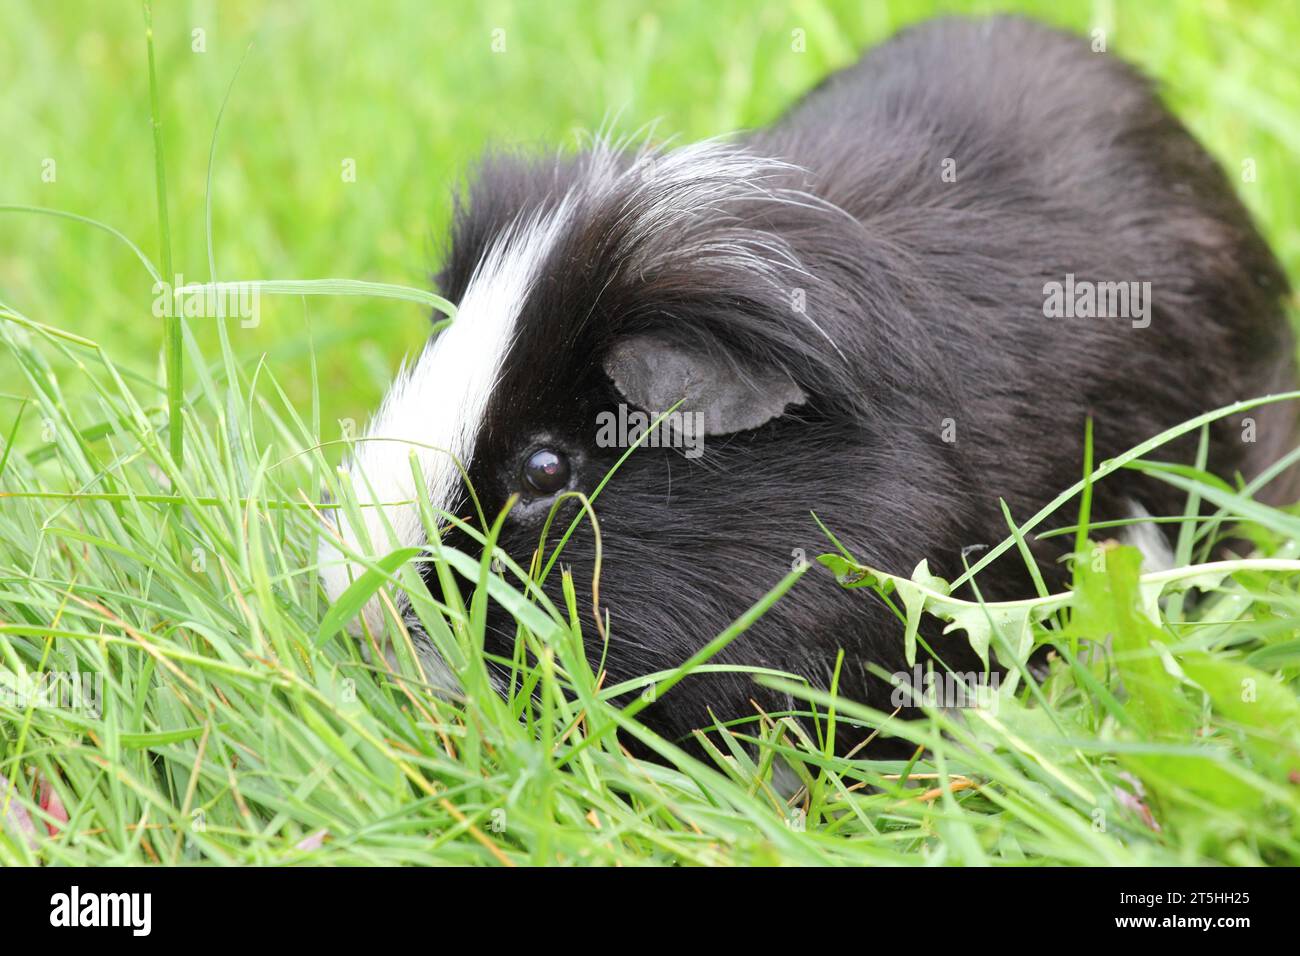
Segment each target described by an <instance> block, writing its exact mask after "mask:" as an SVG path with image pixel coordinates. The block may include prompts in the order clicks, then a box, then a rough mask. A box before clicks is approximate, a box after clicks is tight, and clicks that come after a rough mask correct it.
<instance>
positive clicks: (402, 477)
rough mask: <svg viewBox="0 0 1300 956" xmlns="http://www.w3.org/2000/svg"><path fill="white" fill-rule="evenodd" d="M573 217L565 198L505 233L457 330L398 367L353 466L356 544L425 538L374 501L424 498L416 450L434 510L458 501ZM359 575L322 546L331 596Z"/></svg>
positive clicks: (376, 618) (352, 540)
mask: <svg viewBox="0 0 1300 956" xmlns="http://www.w3.org/2000/svg"><path fill="white" fill-rule="evenodd" d="M568 217H569V206H568V204H567V203H564V204H561V205H560V206H559V208H558V209H556V210H554V211H553V212H551V213H550V214H547V215H540V214H534V215H532V216H531V217H529V218H528V219H526V220H523V221H520V222H516V223H515V224H514V225H513V226H512V227H511V228H510V229H508V230H506V231H505V232H504V233H502V235H501V236H499V237H498V238H497V240H496V241H495V242H494V243H493V245H492V247H491V248H490V249H489V250H488V252H487V254H486V255H484V257H483V259H482V260H481V261H480V262H479V264H478V266H477V267H476V268H475V270H474V276H473V278H472V279H471V280H470V283H469V286H468V288H467V290H466V292H465V295H464V298H463V299H462V300H461V304H460V308H459V310H458V311H457V313H456V317H455V318H454V319H453V320H452V322H451V324H450V326H448V327H447V328H446V329H444V330H443V331H442V332H441V333H440V334H439V335H438V336H437V337H435V338H434V339H432V340H431V341H430V342H429V344H428V345H427V346H426V347H425V349H424V351H423V352H422V353H421V355H420V357H419V358H418V359H417V360H416V361H415V364H414V365H412V366H410V367H406V368H403V369H402V370H401V371H400V372H398V375H397V379H396V381H395V382H394V383H393V386H392V388H391V389H390V390H389V392H388V395H387V397H386V398H385V399H384V402H383V404H382V405H381V406H380V408H379V411H378V412H376V413H375V417H374V419H373V420H372V421H371V423H370V425H369V427H368V428H367V430H366V435H365V438H364V440H363V441H361V442H360V443H358V446H357V450H356V454H355V458H354V459H353V460H352V462H351V463H350V465H349V466H348V469H347V470H348V471H349V472H350V474H351V478H352V484H353V487H354V488H355V490H356V496H357V500H358V502H359V503H361V504H362V505H363V508H362V516H363V519H364V523H365V531H366V536H367V537H368V538H369V541H370V547H369V548H367V547H365V546H364V545H363V544H362V540H361V535H360V534H359V533H358V531H357V529H355V528H353V527H351V525H350V523H349V522H348V521H347V520H346V519H345V518H342V517H340V519H339V521H340V524H341V528H340V533H341V534H342V536H343V539H344V541H345V542H346V543H347V544H348V546H349V547H350V548H352V549H353V550H355V551H357V552H359V553H371V554H377V555H383V554H387V553H389V552H390V551H392V550H394V549H395V548H398V547H413V546H419V545H422V544H424V543H425V537H426V536H425V533H424V528H423V526H422V524H421V522H420V514H419V509H418V506H416V505H414V504H401V505H399V504H387V505H385V506H384V507H366V506H370V505H378V504H380V503H387V502H402V501H406V502H410V501H414V500H417V499H418V498H419V497H420V495H419V493H418V491H417V489H416V488H415V486H414V478H413V477H412V475H411V464H410V456H411V455H412V453H414V455H415V457H416V458H417V459H418V460H419V462H420V468H421V471H422V473H423V475H424V477H425V480H426V481H427V482H428V485H429V487H428V489H427V490H428V497H429V501H430V503H431V504H432V505H433V508H434V509H435V513H436V511H437V510H438V509H440V508H441V509H446V508H448V507H450V505H451V503H452V500H453V498H454V496H455V494H456V492H457V489H458V488H459V486H460V482H461V475H460V471H459V469H458V468H457V465H456V462H457V461H459V462H460V463H461V465H462V466H464V467H465V468H468V467H469V464H470V460H471V458H472V456H473V452H474V438H475V436H476V435H477V433H478V430H479V428H480V426H481V424H482V421H483V417H484V414H485V412H486V410H487V406H488V401H489V399H490V397H491V395H492V391H493V389H494V387H495V385H496V382H497V379H498V377H499V376H500V373H501V365H502V362H503V361H504V360H505V356H506V354H507V353H508V352H509V350H510V345H511V343H512V342H513V340H514V337H515V330H516V327H517V324H518V320H519V310H520V308H521V306H522V303H523V302H524V300H525V299H526V298H527V296H528V291H529V289H530V288H531V286H532V284H533V282H534V280H535V279H536V277H537V273H538V270H539V268H540V267H541V264H542V263H543V262H544V261H545V258H546V255H547V253H548V251H549V250H550V249H551V248H552V246H553V245H554V243H555V240H556V239H557V238H558V237H559V235H560V233H561V231H562V230H563V229H564V227H565V226H566V224H567V220H568ZM453 456H454V457H453ZM385 522H386V523H387V525H388V526H391V528H392V533H391V535H390V533H389V530H388V527H386V526H385ZM359 573H360V570H359V569H358V568H357V567H355V566H350V564H349V562H347V561H345V560H343V558H342V555H341V554H340V553H339V551H338V550H337V549H336V548H335V547H334V546H333V544H328V543H327V544H326V545H325V546H324V547H323V548H322V549H321V578H322V582H323V583H324V585H325V590H326V593H328V594H329V597H330V600H337V599H338V597H339V595H340V594H342V593H343V591H344V589H346V588H347V586H348V584H349V583H350V582H351V581H352V580H353V578H354V577H355V576H356V575H357V574H359ZM363 616H364V617H365V620H366V623H367V624H368V625H369V627H370V628H371V632H372V633H374V634H377V635H382V634H383V633H384V625H383V611H382V607H381V605H380V604H379V602H378V601H371V602H370V603H369V604H368V605H367V606H366V607H365V608H364V609H363Z"/></svg>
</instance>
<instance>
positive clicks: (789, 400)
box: [605, 335, 808, 435]
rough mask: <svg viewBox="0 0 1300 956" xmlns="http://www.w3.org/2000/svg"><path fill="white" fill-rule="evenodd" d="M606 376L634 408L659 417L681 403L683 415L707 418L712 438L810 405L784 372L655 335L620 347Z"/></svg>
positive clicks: (706, 426) (630, 339)
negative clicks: (788, 409) (738, 362)
mask: <svg viewBox="0 0 1300 956" xmlns="http://www.w3.org/2000/svg"><path fill="white" fill-rule="evenodd" d="M605 373H606V374H607V375H608V376H609V377H610V379H611V380H612V381H613V382H614V387H615V388H616V389H618V392H619V394H620V395H622V396H623V398H624V399H626V400H627V402H628V404H629V405H635V406H637V407H638V408H641V409H643V410H645V411H647V412H650V413H651V414H656V415H657V414H659V413H660V412H665V411H667V410H668V409H670V408H672V407H673V406H674V405H676V404H677V402H679V401H681V402H682V404H681V405H679V406H678V409H677V410H678V411H681V412H700V413H702V414H703V415H704V434H706V435H726V434H730V433H731V432H740V431H747V430H748V429H751V428H757V427H758V426H759V425H763V424H765V423H767V422H769V421H771V420H772V419H774V418H779V417H780V416H781V415H783V414H784V413H785V409H786V406H787V405H801V404H803V403H804V402H806V401H807V400H808V396H807V395H805V394H804V391H803V389H801V388H800V387H799V386H798V385H796V384H795V383H794V382H793V381H792V380H791V378H790V376H789V375H787V374H786V373H785V372H784V371H782V370H781V369H779V368H774V367H771V366H767V365H760V364H753V363H742V364H736V363H735V362H734V361H731V360H729V359H728V358H727V357H724V356H721V355H716V354H711V353H709V352H706V351H704V350H701V349H693V348H690V347H688V346H685V345H681V344H678V343H675V342H670V341H668V340H666V339H662V338H659V337H658V336H653V335H633V336H629V337H627V338H625V339H622V340H621V341H619V342H617V343H615V344H614V346H613V347H612V348H611V349H610V350H609V354H608V355H607V356H606V357H605ZM683 399H685V401H682V400H683Z"/></svg>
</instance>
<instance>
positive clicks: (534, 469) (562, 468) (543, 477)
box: [524, 448, 569, 495]
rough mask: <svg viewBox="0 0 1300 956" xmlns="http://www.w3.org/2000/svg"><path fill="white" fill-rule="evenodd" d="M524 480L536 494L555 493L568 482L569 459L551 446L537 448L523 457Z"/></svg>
mask: <svg viewBox="0 0 1300 956" xmlns="http://www.w3.org/2000/svg"><path fill="white" fill-rule="evenodd" d="M524 482H525V483H526V484H527V485H528V487H530V488H532V489H533V490H534V491H536V492H537V493H538V494H543V495H553V494H555V492H557V491H559V490H561V489H562V488H564V486H565V485H567V484H568V483H569V459H568V458H566V457H565V455H564V453H563V452H559V451H556V450H555V449H553V448H539V449H537V451H535V452H533V453H532V454H531V455H529V456H528V457H527V458H526V459H524Z"/></svg>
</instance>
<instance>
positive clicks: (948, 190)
mask: <svg viewBox="0 0 1300 956" xmlns="http://www.w3.org/2000/svg"><path fill="white" fill-rule="evenodd" d="M752 144H753V146H754V148H756V149H760V150H763V151H765V152H768V153H772V154H775V155H778V156H781V157H782V158H785V159H787V160H790V161H791V162H794V163H796V164H798V165H800V166H802V167H804V168H805V169H807V170H809V172H810V177H809V180H808V181H807V182H806V183H804V184H803V185H804V186H805V187H806V188H808V189H809V190H810V191H812V192H815V193H817V194H819V195H820V196H821V197H823V198H825V199H827V200H830V201H831V202H833V203H835V204H836V205H837V206H839V207H840V208H842V209H844V210H845V211H847V212H849V213H850V214H851V215H852V216H853V217H854V218H856V219H858V220H859V221H860V222H861V223H862V224H863V227H864V229H863V237H864V239H863V241H864V243H867V244H872V243H874V244H880V245H882V246H887V247H889V248H890V249H891V250H895V251H897V252H899V253H900V254H901V256H902V260H903V261H906V262H907V263H908V264H909V265H908V270H909V272H908V274H906V275H899V276H898V277H897V280H898V282H899V283H900V284H906V285H908V286H909V287H911V288H912V289H913V290H914V294H913V295H912V297H911V301H913V302H920V303H923V309H924V313H925V314H923V315H919V316H918V317H917V318H918V321H919V322H921V323H922V324H923V326H924V328H925V329H926V330H927V332H928V334H929V335H930V336H931V337H932V338H933V340H934V344H935V347H936V349H937V350H938V352H939V354H941V356H942V361H943V362H944V364H945V365H946V366H947V368H945V369H944V374H946V375H949V376H950V377H952V378H953V379H954V380H955V381H956V382H957V389H958V391H959V393H960V394H959V395H958V398H959V400H960V405H961V413H962V415H964V417H965V422H966V424H967V425H968V430H967V432H966V434H967V435H973V436H974V437H975V438H976V439H977V440H978V442H977V445H978V447H977V448H976V449H975V450H974V451H973V458H972V461H973V462H974V464H975V466H976V467H979V468H982V469H984V470H986V471H987V473H989V474H992V475H994V476H995V478H994V482H993V484H994V487H995V490H996V491H997V492H998V493H999V494H1004V495H1006V496H1008V498H1009V500H1010V499H1019V500H1021V501H1022V502H1025V503H1026V504H1027V505H1029V504H1033V503H1034V501H1035V499H1038V498H1039V497H1040V496H1041V494H1042V491H1041V490H1039V489H1042V488H1044V487H1049V488H1053V489H1055V490H1059V489H1060V488H1062V487H1065V486H1066V485H1068V484H1069V483H1070V482H1072V481H1073V480H1074V479H1075V478H1077V466H1078V460H1079V454H1078V452H1080V451H1081V450H1082V448H1081V445H1082V436H1083V423H1084V420H1085V419H1086V418H1087V417H1088V416H1090V415H1091V416H1092V417H1093V418H1094V421H1095V422H1096V423H1097V432H1096V445H1097V447H1096V452H1097V455H1098V457H1099V458H1101V457H1107V456H1110V455H1113V454H1118V453H1119V452H1121V451H1123V450H1125V449H1126V448H1128V447H1131V446H1132V445H1134V444H1137V443H1138V442H1140V441H1142V440H1144V439H1146V438H1149V437H1151V436H1152V435H1154V434H1156V433H1158V432H1160V431H1162V430H1164V429H1166V428H1169V427H1171V426H1173V425H1176V424H1178V423H1180V422H1183V421H1185V420H1187V419H1190V418H1192V417H1194V416H1195V415H1197V414H1199V413H1201V412H1204V411H1206V410H1209V409H1212V408H1215V407H1219V406H1222V405H1226V404H1229V403H1231V402H1233V401H1236V400H1238V399H1242V398H1248V397H1255V396H1258V395H1263V394H1265V393H1269V392H1274V391H1281V390H1285V389H1287V388H1289V387H1290V386H1291V385H1292V383H1293V381H1294V372H1293V370H1294V347H1293V344H1292V338H1291V332H1290V328H1289V326H1288V323H1287V321H1286V318H1285V313H1284V311H1283V307H1282V301H1283V299H1284V296H1285V295H1286V293H1287V281H1286V278H1285V275H1284V273H1283V271H1282V269H1281V267H1280V266H1279V264H1278V262H1277V260H1276V259H1275V257H1274V256H1273V254H1272V252H1271V251H1270V250H1269V248H1268V246H1267V244H1266V242H1265V241H1264V239H1263V238H1262V237H1261V236H1260V234H1259V232H1258V231H1257V230H1256V228H1255V227H1254V225H1253V223H1252V222H1251V219H1250V216H1249V214H1248V213H1247V211H1246V210H1245V208H1244V207H1243V205H1242V204H1241V202H1240V201H1239V200H1238V198H1237V196H1236V195H1235V193H1234V191H1233V187H1232V185H1231V183H1230V182H1229V180H1228V178H1227V177H1226V176H1225V175H1224V173H1223V171H1222V170H1221V169H1220V168H1219V166H1218V165H1217V164H1216V163H1215V161H1214V160H1213V159H1212V158H1211V157H1210V156H1209V154H1208V153H1207V152H1206V151H1205V150H1204V149H1203V148H1202V147H1201V146H1200V145H1199V144H1198V143H1197V142H1196V140H1195V139H1194V138H1193V137H1192V136H1191V135H1190V133H1188V132H1187V130H1186V129H1185V128H1184V127H1183V126H1182V124H1181V123H1180V122H1179V121H1178V120H1177V119H1176V118H1175V117H1174V116H1173V115H1172V114H1171V113H1170V112H1169V111H1168V110H1167V109H1166V108H1165V107H1164V105H1163V104H1162V103H1161V102H1160V101H1159V99H1158V98H1157V96H1156V95H1155V92H1154V91H1153V89H1152V86H1151V83H1150V82H1149V81H1148V80H1147V79H1146V78H1144V77H1143V76H1141V75H1140V74H1139V73H1138V72H1137V71H1136V70H1134V69H1133V68H1132V67H1130V66H1129V65H1128V64H1126V63H1124V62H1123V61H1122V60H1121V59H1119V58H1118V56H1116V55H1115V54H1114V53H1113V52H1094V50H1093V48H1092V44H1090V42H1089V40H1088V39H1087V38H1082V37H1078V36H1074V35H1070V34H1066V33H1063V32H1060V31H1058V30H1055V29H1052V28H1049V27H1046V26H1043V25H1041V24H1037V23H1035V22H1033V21H1029V20H1025V19H1021V18H1016V17H994V18H990V19H982V20H968V19H944V20H938V21H932V22H929V23H926V24H924V25H921V26H918V27H914V28H911V29H908V30H906V31H904V32H902V33H900V34H899V35H898V36H897V37H895V38H894V39H892V40H890V41H889V42H887V43H885V44H883V45H881V46H879V47H877V48H875V49H873V50H872V51H871V52H870V53H868V54H867V55H866V56H865V57H864V58H863V59H862V60H860V61H859V62H858V63H857V64H855V65H853V66H851V67H848V68H847V69H845V70H842V71H840V72H838V73H836V74H833V75H832V76H831V77H829V78H827V79H826V80H825V81H823V82H822V83H821V84H820V85H819V86H818V87H817V88H815V89H814V90H813V91H811V92H810V93H809V94H808V95H807V96H806V97H804V99H803V100H801V101H800V102H799V103H798V104H796V105H795V107H794V108H792V109H791V110H790V112H789V113H787V114H786V115H785V116H784V117H782V118H781V119H780V120H779V121H778V122H776V123H775V124H773V126H772V127H770V128H769V129H767V130H764V131H762V132H760V133H758V134H756V135H755V136H754V137H753V139H752ZM1067 277H1070V281H1073V280H1074V279H1079V280H1088V281H1091V282H1094V283H1126V284H1132V286H1133V288H1135V289H1140V288H1142V287H1143V284H1145V283H1149V286H1147V288H1149V290H1150V291H1149V295H1148V298H1147V307H1148V308H1149V315H1148V316H1147V317H1146V318H1143V317H1134V318H1133V320H1132V321H1127V320H1125V319H1124V318H1120V319H1116V318H1113V317H1112V318H1073V317H1070V318H1062V317H1052V316H1049V315H1047V314H1046V311H1045V308H1046V307H1045V300H1046V292H1047V288H1048V287H1049V285H1050V284H1052V283H1062V284H1064V283H1065V282H1066V281H1067ZM1293 404H1294V403H1292V402H1287V403H1283V404H1281V405H1274V406H1269V407H1268V408H1266V409H1264V410H1259V411H1256V412H1253V413H1248V416H1250V415H1253V417H1254V420H1255V423H1254V425H1253V426H1252V427H1253V429H1254V431H1253V432H1249V438H1248V439H1245V438H1243V436H1245V435H1247V433H1248V431H1247V429H1246V426H1245V424H1244V423H1243V422H1242V421H1241V420H1240V418H1236V419H1233V420H1231V421H1223V422H1221V423H1220V424H1219V425H1217V426H1215V427H1214V429H1213V430H1212V445H1211V467H1212V469H1214V470H1217V471H1219V472H1220V473H1221V474H1226V475H1231V474H1232V473H1233V472H1235V471H1241V472H1242V473H1244V474H1246V475H1247V476H1248V477H1249V476H1251V475H1253V474H1256V473H1258V472H1259V471H1260V470H1261V469H1262V468H1263V467H1265V466H1267V465H1268V464H1271V463H1272V462H1273V461H1274V460H1276V459H1277V457H1279V455H1280V454H1282V453H1284V452H1285V451H1287V450H1289V449H1290V448H1291V447H1293V445H1294V438H1295V426H1294V420H1295V416H1294V413H1293V411H1292V406H1293ZM961 421H962V418H961V417H958V422H959V427H960V422H961ZM1026 435H1035V436H1049V437H1050V438H1051V439H1052V440H1053V442H1054V443H1055V447H1054V448H1053V453H1052V454H1051V455H1049V456H1044V455H1042V454H1041V453H1039V454H1035V452H1041V449H1035V448H1033V447H1032V445H1031V446H1030V448H1029V449H1027V450H1026V449H1019V450H1015V451H1016V453H1015V454H1009V448H1008V443H1020V444H1022V445H1023V444H1024V439H1025V436H1026ZM1190 442H1191V440H1190V439H1189V441H1187V442H1183V443H1182V444H1181V445H1180V446H1177V448H1176V449H1175V450H1176V451H1178V452H1179V457H1187V454H1186V452H1187V449H1188V447H1189V444H1190ZM980 449H983V451H982V452H981V450H980ZM981 453H982V454H983V456H984V457H983V460H981V457H980V456H981ZM1044 459H1050V460H1044ZM999 472H1001V475H1002V477H1001V480H998V478H997V477H996V476H997V475H998V474H999ZM1270 490H1271V492H1272V494H1271V495H1267V496H1266V497H1271V498H1273V499H1274V500H1285V499H1287V498H1288V497H1289V498H1291V499H1293V498H1294V497H1295V494H1296V488H1295V482H1294V481H1293V480H1292V481H1288V480H1285V479H1283V480H1280V481H1275V482H1274V483H1273V485H1271V486H1270ZM1154 493H1155V494H1160V492H1154ZM1172 500H1173V499H1172V498H1170V499H1169V501H1170V502H1172ZM1165 503H1166V502H1164V501H1156V502H1153V503H1152V506H1151V508H1150V510H1152V511H1156V510H1157V509H1158V508H1159V507H1161V506H1162V505H1164V504H1165Z"/></svg>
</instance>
